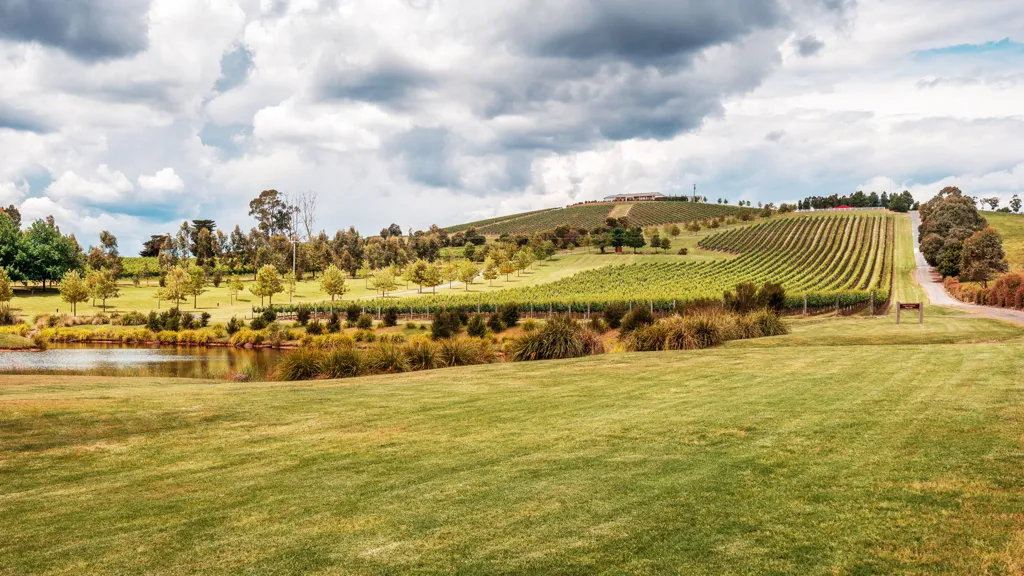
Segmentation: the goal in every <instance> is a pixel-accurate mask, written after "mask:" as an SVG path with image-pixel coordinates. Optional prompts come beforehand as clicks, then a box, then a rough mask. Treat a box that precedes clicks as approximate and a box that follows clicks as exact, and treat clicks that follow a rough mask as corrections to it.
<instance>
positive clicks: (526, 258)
mask: <svg viewBox="0 0 1024 576" xmlns="http://www.w3.org/2000/svg"><path fill="white" fill-rule="evenodd" d="M530 264H533V254H530V252H528V251H527V250H526V249H525V248H524V249H522V250H520V251H519V252H516V255H515V257H513V258H512V265H513V266H515V269H516V273H517V275H519V276H522V275H523V272H526V269H527V268H529V267H530Z"/></svg>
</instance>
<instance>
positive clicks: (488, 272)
mask: <svg viewBox="0 0 1024 576" xmlns="http://www.w3.org/2000/svg"><path fill="white" fill-rule="evenodd" d="M497 277H498V263H497V262H495V261H494V258H488V259H487V260H484V280H487V283H488V285H490V286H494V279H495V278H497Z"/></svg>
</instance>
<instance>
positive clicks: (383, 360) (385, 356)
mask: <svg viewBox="0 0 1024 576" xmlns="http://www.w3.org/2000/svg"><path fill="white" fill-rule="evenodd" d="M404 348H405V347H404V346H403V345H402V344H393V343H391V342H377V343H376V344H374V345H373V346H372V347H371V348H370V349H369V350H368V351H367V355H366V365H367V366H368V367H369V369H370V372H372V373H373V374H396V373H399V372H408V371H410V370H411V369H412V366H411V364H410V363H409V358H408V357H406V355H405V349H404Z"/></svg>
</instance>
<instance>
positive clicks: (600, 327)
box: [589, 316, 608, 334]
mask: <svg viewBox="0 0 1024 576" xmlns="http://www.w3.org/2000/svg"><path fill="white" fill-rule="evenodd" d="M589 325H590V329H591V330H593V331H594V332H595V333H596V334H604V333H605V332H607V331H608V324H607V323H605V321H604V318H601V317H600V316H594V317H592V318H591V319H590V322H589Z"/></svg>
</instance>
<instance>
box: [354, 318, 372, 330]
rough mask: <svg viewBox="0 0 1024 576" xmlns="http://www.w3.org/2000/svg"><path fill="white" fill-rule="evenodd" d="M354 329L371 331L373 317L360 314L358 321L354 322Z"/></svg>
mask: <svg viewBox="0 0 1024 576" xmlns="http://www.w3.org/2000/svg"><path fill="white" fill-rule="evenodd" d="M356 328H359V329H360V330H371V329H373V316H370V315H369V314H361V315H360V316H359V319H358V320H356Z"/></svg>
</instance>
